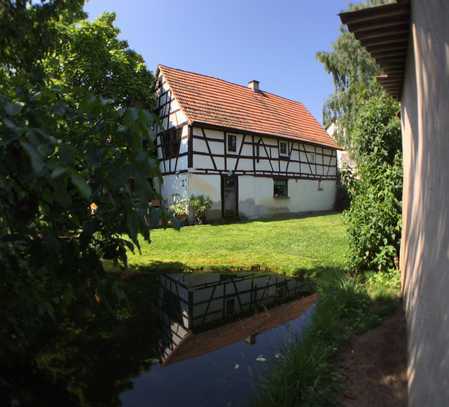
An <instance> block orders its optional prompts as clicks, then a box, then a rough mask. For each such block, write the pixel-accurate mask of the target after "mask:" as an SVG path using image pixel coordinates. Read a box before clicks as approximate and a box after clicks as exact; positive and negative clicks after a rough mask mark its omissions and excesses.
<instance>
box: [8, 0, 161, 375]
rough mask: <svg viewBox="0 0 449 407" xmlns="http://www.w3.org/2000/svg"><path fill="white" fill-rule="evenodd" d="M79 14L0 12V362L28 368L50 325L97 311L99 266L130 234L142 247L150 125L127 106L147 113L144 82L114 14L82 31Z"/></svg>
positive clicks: (67, 10) (61, 8)
mask: <svg viewBox="0 0 449 407" xmlns="http://www.w3.org/2000/svg"><path fill="white" fill-rule="evenodd" d="M82 7H83V1H76V0H72V1H70V0H69V1H64V2H61V1H57V0H54V1H42V2H41V3H37V2H35V1H25V0H22V1H15V2H2V8H1V9H0V27H1V32H0V48H1V51H0V234H1V237H0V273H1V276H0V281H1V282H0V298H1V299H2V300H1V301H2V306H1V307H0V318H1V319H2V321H3V322H2V325H1V326H0V340H1V343H2V347H1V350H0V358H1V360H2V361H4V362H5V361H6V362H5V363H4V366H5V365H6V366H7V365H8V362H9V364H17V363H19V362H20V361H21V362H23V363H25V362H26V363H28V362H29V356H30V355H29V354H28V353H27V352H29V351H30V349H32V346H33V344H35V343H36V342H37V340H38V339H39V337H41V336H42V335H45V333H46V332H47V329H48V327H49V326H51V325H54V324H55V323H56V322H57V321H59V320H61V319H62V318H64V317H71V316H72V315H73V312H74V311H76V309H78V308H79V307H80V305H82V304H83V303H89V304H92V303H94V304H99V305H98V306H103V305H106V304H107V301H108V295H106V294H107V293H110V292H111V291H113V287H108V286H107V283H106V280H105V279H103V275H104V269H103V265H102V262H101V259H102V258H110V259H112V260H114V261H117V262H119V263H121V264H122V265H125V266H126V250H127V249H131V250H132V249H134V247H135V246H138V245H139V242H138V236H139V235H141V236H143V238H145V239H147V240H149V233H150V228H149V224H148V210H149V209H148V201H149V200H150V199H152V198H153V197H154V196H155V192H154V190H153V189H152V186H151V182H150V179H151V178H152V177H156V176H158V174H159V170H158V164H157V160H156V159H155V152H154V147H153V137H152V132H151V128H152V125H153V123H154V117H153V115H152V114H151V113H150V112H149V111H147V110H143V109H140V108H137V107H135V106H137V105H142V106H145V107H148V108H149V109H151V108H152V105H151V101H152V100H153V94H152V84H153V77H152V75H151V73H150V72H149V71H148V70H147V69H146V68H145V67H144V65H143V60H142V58H141V57H140V56H139V55H138V54H136V53H135V52H132V51H131V50H129V49H128V48H127V45H126V43H125V42H123V41H120V40H118V39H117V35H118V30H117V29H115V28H114V27H113V16H112V15H106V16H104V17H101V18H100V19H99V20H98V21H96V22H93V23H89V22H87V21H85V20H84V19H83V18H84V17H85V15H84V13H83V10H82ZM87 43H89V46H88V45H87ZM97 51H98V52H99V54H100V55H101V59H100V60H98V59H97V57H96V52H97ZM100 51H101V52H100ZM100 62H101V64H100ZM58 63H60V64H61V65H60V66H62V67H63V68H64V69H62V70H61V69H57V64H58ZM78 63H79V65H78ZM77 66H78V68H79V69H78V68H77ZM105 72H110V75H109V76H107V75H106V78H107V79H105V77H104V76H102V75H103V74H104V73H105ZM133 76H134V78H135V80H136V82H137V83H133V84H131V79H130V78H131V77H133ZM117 80H123V83H122V86H117V87H116V81H117ZM130 179H133V183H132V185H131V184H130ZM123 234H125V235H127V238H123ZM117 295H120V292H117ZM3 379H4V380H3V382H4V381H6V382H7V378H3ZM1 381H2V380H0V382H1Z"/></svg>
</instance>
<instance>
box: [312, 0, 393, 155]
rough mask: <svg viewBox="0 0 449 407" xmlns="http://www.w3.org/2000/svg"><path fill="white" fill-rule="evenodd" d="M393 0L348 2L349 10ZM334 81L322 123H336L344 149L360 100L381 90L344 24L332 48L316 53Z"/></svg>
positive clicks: (370, 61) (365, 56)
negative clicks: (350, 3) (351, 3)
mask: <svg viewBox="0 0 449 407" xmlns="http://www.w3.org/2000/svg"><path fill="white" fill-rule="evenodd" d="M392 2H394V1H392V0H369V1H367V2H364V3H360V4H355V5H351V6H350V8H349V10H358V9H361V8H366V7H372V6H378V5H383V4H388V3H392ZM317 58H318V60H319V61H320V62H321V63H322V64H323V65H324V68H325V69H326V71H327V72H328V73H330V74H331V75H332V78H333V81H334V87H335V90H334V93H333V94H332V95H331V96H330V97H329V99H328V100H327V101H326V103H325V105H324V108H323V122H324V124H325V125H326V126H328V125H329V124H331V123H336V124H337V141H338V142H339V144H340V145H341V146H343V147H345V148H347V149H350V150H351V149H352V147H353V142H352V140H351V134H352V129H353V127H354V122H355V120H356V118H357V115H358V109H359V106H360V105H361V104H362V102H363V101H365V100H367V99H369V98H371V97H375V96H379V95H381V94H382V89H381V87H380V86H379V84H378V83H377V81H376V79H375V78H376V76H377V75H379V74H380V70H379V67H378V66H377V65H376V62H375V61H374V59H373V58H372V57H371V56H370V54H369V53H368V52H367V51H366V49H365V48H363V47H362V45H361V44H360V42H359V41H358V40H357V39H356V38H355V36H354V35H353V34H352V33H350V32H349V31H348V29H347V28H346V26H344V25H342V26H341V28H340V36H339V37H338V38H337V40H336V41H335V42H334V43H333V44H332V49H331V51H321V52H318V53H317Z"/></svg>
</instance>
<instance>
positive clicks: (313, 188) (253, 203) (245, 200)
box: [239, 176, 336, 219]
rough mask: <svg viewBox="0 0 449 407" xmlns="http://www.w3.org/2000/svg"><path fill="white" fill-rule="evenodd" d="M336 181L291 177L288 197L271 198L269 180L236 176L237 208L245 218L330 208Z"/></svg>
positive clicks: (271, 192) (333, 198)
mask: <svg viewBox="0 0 449 407" xmlns="http://www.w3.org/2000/svg"><path fill="white" fill-rule="evenodd" d="M335 192H336V182H335V181H321V190H318V181H315V180H293V179H290V180H289V181H288V194H289V198H287V199H279V198H273V179H272V178H268V177H267V178H265V177H252V176H240V177H239V211H240V214H241V215H242V216H245V217H247V218H250V219H252V218H259V217H269V216H272V215H276V214H289V213H301V212H309V211H326V210H332V209H333V206H334V201H335Z"/></svg>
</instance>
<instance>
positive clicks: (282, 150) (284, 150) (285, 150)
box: [279, 141, 288, 155]
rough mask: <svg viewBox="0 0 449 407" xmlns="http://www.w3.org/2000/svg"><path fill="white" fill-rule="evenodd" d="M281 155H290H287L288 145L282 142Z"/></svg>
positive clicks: (280, 145) (280, 146)
mask: <svg viewBox="0 0 449 407" xmlns="http://www.w3.org/2000/svg"><path fill="white" fill-rule="evenodd" d="M279 155H288V153H287V143H286V142H285V141H281V142H280V143H279Z"/></svg>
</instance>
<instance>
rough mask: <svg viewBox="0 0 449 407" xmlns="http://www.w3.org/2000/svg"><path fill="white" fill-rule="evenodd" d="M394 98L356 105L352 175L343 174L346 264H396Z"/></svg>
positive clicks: (398, 160)
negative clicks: (346, 198)
mask: <svg viewBox="0 0 449 407" xmlns="http://www.w3.org/2000/svg"><path fill="white" fill-rule="evenodd" d="M397 113H398V104H397V103H396V102H395V101H394V100H392V99H391V98H389V97H386V96H381V97H375V98H371V99H369V100H368V101H366V102H365V104H364V105H363V106H362V107H361V108H360V115H359V117H358V119H357V120H356V123H355V128H354V134H353V140H355V143H354V155H355V157H356V160H357V175H356V176H354V175H351V174H346V175H345V183H346V186H347V188H348V191H349V194H350V198H351V207H350V209H349V210H347V211H346V213H345V218H346V221H347V225H348V233H349V238H350V266H351V268H352V269H353V270H354V271H355V270H357V271H360V270H377V271H380V270H389V269H391V268H397V259H398V255H399V245H400V239H401V197H402V153H401V131H400V125H399V119H398V117H397Z"/></svg>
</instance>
